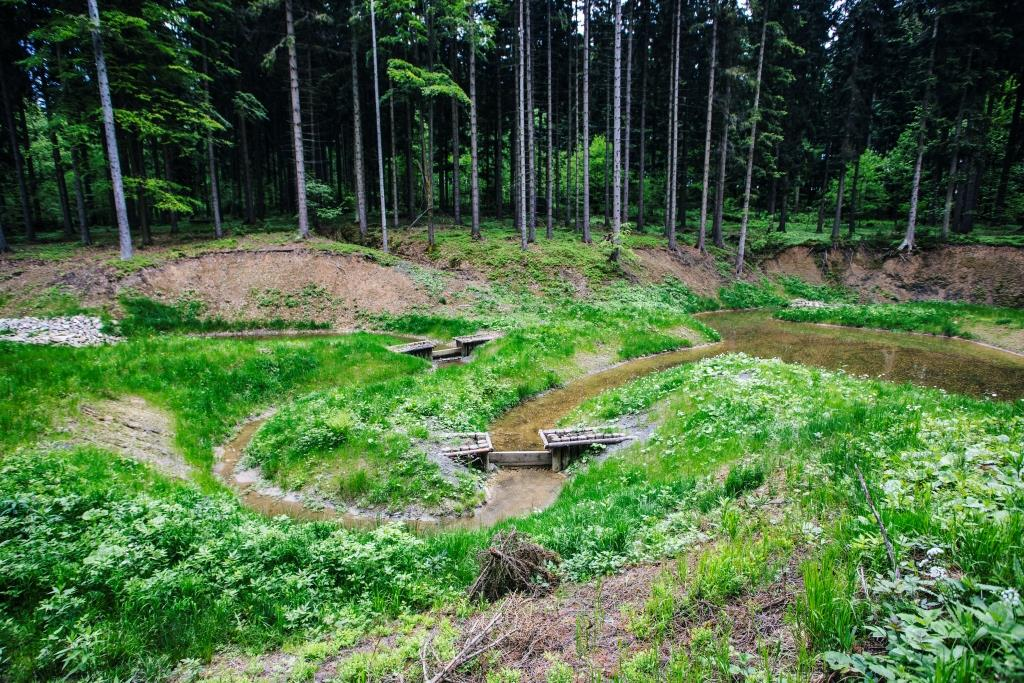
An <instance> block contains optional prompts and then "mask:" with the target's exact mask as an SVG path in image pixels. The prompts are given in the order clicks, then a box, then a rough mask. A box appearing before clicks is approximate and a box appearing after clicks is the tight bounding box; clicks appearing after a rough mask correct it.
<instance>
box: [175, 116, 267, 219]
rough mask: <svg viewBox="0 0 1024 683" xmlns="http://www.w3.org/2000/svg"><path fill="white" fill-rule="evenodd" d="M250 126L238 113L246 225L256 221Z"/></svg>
mask: <svg viewBox="0 0 1024 683" xmlns="http://www.w3.org/2000/svg"><path fill="white" fill-rule="evenodd" d="M248 129H249V127H248V126H247V125H246V120H245V115H243V114H242V113H241V112H239V114H238V139H239V143H240V145H241V149H240V150H239V152H240V153H241V156H242V197H243V201H244V202H245V207H244V209H243V213H244V214H245V223H246V225H252V224H253V223H255V222H256V200H255V195H254V192H253V182H252V153H251V152H250V150H249V130H248ZM168 180H170V178H168Z"/></svg>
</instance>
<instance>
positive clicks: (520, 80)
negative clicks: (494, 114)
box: [516, 0, 530, 250]
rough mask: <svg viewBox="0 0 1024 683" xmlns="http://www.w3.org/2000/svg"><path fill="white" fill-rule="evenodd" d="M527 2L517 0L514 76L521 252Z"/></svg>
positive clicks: (522, 243)
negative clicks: (517, 35) (516, 57)
mask: <svg viewBox="0 0 1024 683" xmlns="http://www.w3.org/2000/svg"><path fill="white" fill-rule="evenodd" d="M524 2H528V0H519V2H518V11H519V54H518V60H519V68H518V73H517V74H516V83H517V88H516V121H517V123H518V125H517V127H516V142H517V149H516V181H517V184H518V187H517V188H516V192H517V203H518V204H519V205H518V206H517V207H516V217H517V219H518V221H519V230H520V246H521V247H522V248H523V250H525V249H526V246H527V243H528V242H529V237H530V236H529V229H528V226H527V223H526V221H527V217H526V120H525V114H526V112H525V107H526V62H525V52H526V36H525V26H524V22H523V3H524Z"/></svg>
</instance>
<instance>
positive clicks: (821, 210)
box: [814, 143, 832, 234]
mask: <svg viewBox="0 0 1024 683" xmlns="http://www.w3.org/2000/svg"><path fill="white" fill-rule="evenodd" d="M831 165H832V154H831V143H829V144H826V145H825V172H824V173H823V175H822V178H821V197H819V198H818V226H817V228H815V230H814V231H815V232H816V233H818V234H821V233H822V232H823V231H824V229H825V199H826V198H827V196H828V179H829V171H830V170H831Z"/></svg>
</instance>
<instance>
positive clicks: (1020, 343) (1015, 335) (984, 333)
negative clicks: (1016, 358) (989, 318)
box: [965, 322, 1024, 353]
mask: <svg viewBox="0 0 1024 683" xmlns="http://www.w3.org/2000/svg"><path fill="white" fill-rule="evenodd" d="M965 328H966V330H967V332H968V333H969V334H970V335H971V336H972V337H974V338H975V339H977V340H978V341H980V342H984V343H986V344H991V345H992V346H998V347H999V348H1001V349H1008V350H1010V351H1015V352H1016V353H1024V329H1021V328H1019V327H1006V326H1003V325H995V324H988V323H981V322H975V323H968V324H967V325H965Z"/></svg>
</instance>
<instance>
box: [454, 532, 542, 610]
mask: <svg viewBox="0 0 1024 683" xmlns="http://www.w3.org/2000/svg"><path fill="white" fill-rule="evenodd" d="M477 561H478V562H479V563H480V575H479V576H477V578H476V581H474V582H473V585H472V586H470V588H469V598H470V599H471V600H478V599H480V598H484V599H485V600H497V599H498V598H501V597H503V596H505V595H507V594H509V593H523V594H525V595H532V596H537V595H542V594H544V593H547V592H549V591H550V590H551V589H552V588H554V587H555V586H557V585H558V575H557V574H556V573H555V572H553V571H551V569H550V568H549V565H554V564H557V563H558V561H559V557H558V555H557V554H556V553H554V552H552V551H550V550H548V549H547V548H545V547H544V546H541V545H537V544H536V543H534V542H533V541H531V540H530V539H529V537H527V536H523V535H521V534H519V533H517V532H516V531H515V530H511V531H506V532H502V533H499V534H497V535H496V536H495V537H494V539H493V540H492V545H491V547H489V548H487V549H486V550H483V551H482V552H480V554H479V555H478V556H477Z"/></svg>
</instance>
